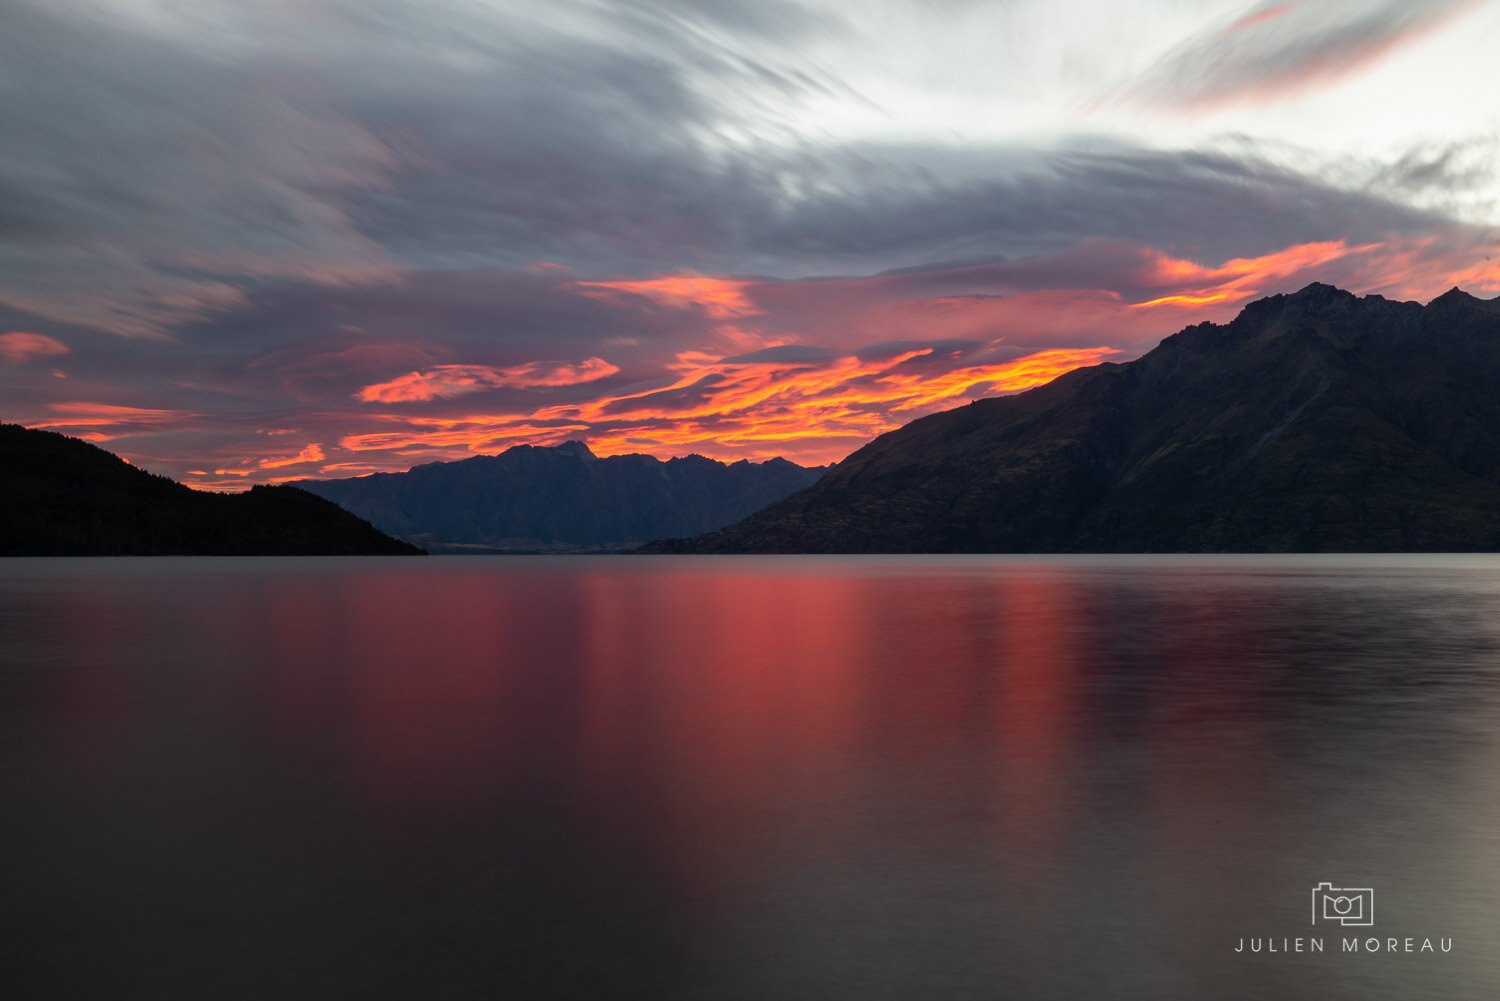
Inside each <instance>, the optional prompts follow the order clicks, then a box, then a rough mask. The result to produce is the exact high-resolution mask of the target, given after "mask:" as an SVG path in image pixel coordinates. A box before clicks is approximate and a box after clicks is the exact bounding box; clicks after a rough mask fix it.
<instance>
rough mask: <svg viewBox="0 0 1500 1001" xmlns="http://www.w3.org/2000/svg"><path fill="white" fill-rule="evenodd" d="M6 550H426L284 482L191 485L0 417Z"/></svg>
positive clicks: (0, 542)
mask: <svg viewBox="0 0 1500 1001" xmlns="http://www.w3.org/2000/svg"><path fill="white" fill-rule="evenodd" d="M0 510H3V511H4V512H5V517H4V518H3V519H0V556H169V555H181V556H294V555H307V556H344V555H420V553H421V550H419V549H417V548H415V547H413V546H409V545H407V544H406V543H403V542H399V541H397V540H395V539H392V538H390V537H388V536H386V535H383V534H381V533H380V532H378V531H376V530H375V529H374V528H373V527H372V526H371V525H370V524H369V523H368V522H365V521H361V520H360V519H359V518H356V517H355V516H354V515H352V514H349V513H348V512H347V511H344V510H342V509H340V508H339V507H338V506H337V505H335V504H332V503H329V502H328V501H326V500H323V499H322V498H320V497H315V496H313V495H312V494H310V493H307V492H306V491H303V490H297V489H295V488H292V487H286V486H256V487H252V488H251V489H250V490H248V491H246V492H245V493H242V494H220V493H211V492H206V491H199V490H194V489H192V488H191V487H188V486H186V485H184V484H182V483H178V482H177V481H176V480H172V479H168V478H167V477H165V476H158V475H156V474H154V473H149V472H146V471H145V470H143V469H139V468H137V467H135V466H133V465H131V464H130V463H128V462H126V461H125V460H124V459H122V458H120V457H119V456H117V455H115V454H114V453H112V452H109V451H106V450H105V449H102V448H99V447H98V446H96V445H93V444H90V443H89V442H86V441H83V440H81V439H79V438H73V437H69V436H68V435H63V434H58V433H56V432H54V431H46V430H43V429H39V428H26V427H22V426H21V425H18V424H0Z"/></svg>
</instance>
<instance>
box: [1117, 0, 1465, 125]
mask: <svg viewBox="0 0 1500 1001" xmlns="http://www.w3.org/2000/svg"><path fill="white" fill-rule="evenodd" d="M1481 2H1482V0H1316V2H1314V0H1286V2H1281V0H1267V2H1263V3H1260V4H1258V5H1256V6H1255V7H1253V8H1251V9H1250V10H1249V11H1248V12H1247V13H1245V14H1243V15H1241V16H1239V17H1238V18H1237V19H1235V20H1234V21H1233V22H1231V23H1229V24H1227V25H1220V26H1217V27H1215V28H1213V29H1212V30H1209V31H1206V32H1203V33H1201V34H1198V35H1196V36H1194V37H1192V38H1190V39H1188V40H1187V41H1185V42H1183V43H1182V44H1180V45H1178V46H1177V47H1175V48H1174V49H1172V50H1171V51H1169V52H1168V53H1167V54H1165V55H1164V56H1162V57H1161V59H1159V60H1158V61H1157V62H1156V63H1155V64H1154V65H1153V66H1151V67H1150V68H1149V69H1148V70H1146V72H1145V73H1144V74H1143V75H1142V76H1141V77H1140V78H1139V79H1138V80H1137V81H1136V83H1135V84H1134V85H1133V86H1131V87H1129V88H1127V89H1128V91H1129V93H1130V95H1131V97H1132V98H1134V99H1135V100H1139V101H1144V102H1147V103H1152V104H1161V105H1169V106H1175V107H1184V108H1195V107H1196V108H1201V107H1215V106H1223V105H1226V104H1231V103H1235V102H1250V101H1271V100H1276V99H1278V98H1281V97H1285V96H1287V95H1288V94H1292V93H1296V92H1298V91H1302V90H1305V89H1307V88H1309V87H1312V86H1314V85H1317V84H1323V83H1327V82H1329V81H1331V80H1337V79H1339V78H1341V77H1345V76H1348V75H1350V74H1353V73H1356V72H1358V71H1360V70H1362V69H1364V68H1365V67H1367V66H1369V65H1371V64H1373V63H1375V62H1376V61H1378V60H1380V59H1382V58H1384V57H1385V56H1386V55H1388V54H1389V53H1391V52H1392V51H1394V50H1395V49H1397V48H1399V47H1401V46H1403V45H1408V44H1410V43H1412V42H1413V41H1415V40H1416V39H1418V38H1420V37H1422V36H1423V35H1425V34H1426V33H1428V32H1430V31H1432V30H1433V29H1435V28H1437V27H1439V26H1441V25H1443V24H1445V23H1446V22H1448V21H1449V20H1451V19H1453V18H1455V17H1458V16H1460V15H1463V14H1465V13H1468V12H1469V11H1471V10H1473V9H1474V8H1476V7H1478V6H1479V5H1480V3H1481Z"/></svg>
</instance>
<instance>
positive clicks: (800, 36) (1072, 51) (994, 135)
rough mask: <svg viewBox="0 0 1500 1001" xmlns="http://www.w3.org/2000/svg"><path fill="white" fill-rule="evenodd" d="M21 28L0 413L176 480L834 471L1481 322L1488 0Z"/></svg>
mask: <svg viewBox="0 0 1500 1001" xmlns="http://www.w3.org/2000/svg"><path fill="white" fill-rule="evenodd" d="M372 4H373V6H371V5H372ZM1059 4H1060V5H1061V6H1059ZM20 5H21V6H20V8H18V10H19V11H21V12H22V13H21V14H18V16H17V17H16V18H15V19H14V21H13V31H11V32H10V33H8V34H7V35H6V38H7V39H8V40H9V41H10V42H11V43H12V48H11V49H9V50H7V52H8V58H10V60H11V61H12V62H13V63H15V65H14V67H13V71H14V73H13V75H14V76H15V79H16V80H17V81H25V82H26V85H25V86H20V84H19V83H18V85H17V87H16V88H14V93H13V94H12V95H10V100H11V102H12V110H13V112H14V113H13V114H11V115H9V116H7V118H6V121H7V122H9V123H11V124H10V125H8V126H0V131H6V139H7V143H6V149H7V156H6V158H4V160H3V162H0V188H3V189H4V190H6V191H7V192H10V193H12V197H11V203H12V204H14V205H17V206H24V209H18V210H17V211H19V212H21V215H19V216H17V223H16V225H14V226H10V227H0V254H3V255H4V257H5V260H6V261H7V267H6V268H5V269H4V270H5V273H4V275H3V276H0V400H4V407H3V413H0V419H3V420H7V421H13V422H17V423H21V424H25V425H27V426H31V427H42V428H51V429H55V430H58V431H62V432H65V433H68V434H74V435H78V436H80V437H84V438H86V439H87V440H90V441H94V442H98V443H100V444H102V445H105V446H107V447H108V448H110V449H112V450H115V451H117V452H118V453H119V454H120V455H122V456H124V457H126V458H127V459H128V460H129V461H131V462H133V463H135V464H137V465H139V466H141V467H142V468H147V469H150V470H152V471H154V472H160V473H163V474H166V475H169V476H173V477H176V478H180V479H183V480H184V481H186V482H189V483H191V484H193V485H195V486H200V487H211V488H215V489H231V490H242V489H245V488H247V487H248V486H251V485H253V484H256V483H263V482H277V481H282V480H290V479H297V478H302V477H344V476H356V475H363V474H366V473H371V472H380V471H399V470H404V469H409V468H410V467H412V466H413V465H416V464H419V463H424V462H432V461H442V460H450V459H462V458H466V457H469V456H473V455H479V454H488V453H493V452H498V451H501V450H503V449H505V448H509V447H511V446H513V445H522V444H531V445H551V444H558V443H560V442H563V441H566V440H569V439H579V440H582V441H585V442H586V443H587V444H588V445H589V447H590V448H591V449H593V450H594V452H595V453H596V454H601V455H610V454H617V453H623V452H645V453H649V454H652V455H655V456H658V457H660V458H669V457H671V456H674V455H683V454H686V453H689V452H697V453H700V454H704V455H708V456H712V457H714V458H718V459H725V460H734V459H741V458H746V459H756V460H759V459H765V458H769V457H772V456H778V455H779V456H784V457H786V458H788V459H791V460H793V461H797V462H803V463H818V464H821V463H828V462H835V461H838V460H841V459H842V458H844V457H845V456H847V455H849V454H850V453H851V452H853V451H854V450H856V449H858V448H859V447H861V446H862V445H864V444H865V443H867V442H868V441H870V440H871V439H872V438H874V437H875V436H877V435H880V434H882V433H884V432H887V431H890V430H893V429H895V428H898V427H900V426H902V425H903V424H905V423H907V422H909V421H910V420H912V419H914V418H917V417H920V416H922V415H924V414H929V413H933V412H935V411H938V410H942V409H945V408H950V407H955V406H959V405H962V404H964V403H966V402H967V401H969V400H972V399H976V398H982V397H989V396H997V395H1003V394H1007V393H1015V392H1022V391H1025V390H1026V389H1028V388H1030V387H1032V386H1036V385H1038V384H1040V383H1043V382H1046V381H1048V380H1049V379H1051V378H1054V377H1056V376H1057V375H1059V374H1062V373H1064V372H1067V371H1069V370H1071V369H1074V368H1077V367H1079V366H1088V365H1095V364H1099V363H1101V362H1117V363H1118V362H1126V361H1129V360H1131V359H1133V358H1135V357H1138V356H1139V355H1141V354H1143V353H1144V352H1146V351H1148V350H1150V349H1151V348H1152V347H1153V346H1154V345H1155V344H1156V343H1157V342H1159V341H1160V340H1161V339H1162V338H1164V337H1167V336H1170V335H1171V334H1173V333H1175V332H1177V331H1178V330H1180V329H1182V328H1183V327H1185V326H1187V325H1189V324H1195V323H1199V322H1203V321H1212V322H1219V323H1222V322H1227V321H1228V320H1230V319H1232V318H1233V317H1234V316H1235V315H1236V313H1237V312H1238V311H1239V310H1240V309H1242V308H1243V307H1244V306H1245V305H1247V304H1248V303H1250V302H1252V301H1254V300H1255V299H1258V298H1261V297H1264V296H1270V295H1276V294H1278V293H1285V292H1291V291H1295V290H1296V289H1298V288H1301V287H1303V286H1305V285H1307V284H1308V283H1310V282H1314V281H1317V282H1326V283H1328V284H1332V285H1337V286H1339V287H1342V288H1346V289H1349V290H1350V291H1352V292H1355V293H1357V294H1361V295H1366V294H1378V295H1383V296H1386V297H1388V298H1393V299H1401V300H1407V299H1414V300H1419V301H1426V300H1428V299H1431V298H1433V297H1435V296H1437V295H1440V294H1442V293H1443V292H1445V291H1447V290H1448V289H1449V288H1451V287H1453V286H1458V287H1461V288H1463V289H1464V290H1466V291H1468V292H1470V293H1472V294H1474V295H1478V296H1485V297H1488V296H1493V295H1496V294H1497V293H1500V215H1497V212H1500V173H1497V171H1496V170H1495V163H1496V152H1497V146H1496V143H1497V140H1496V138H1495V137H1496V136H1500V96H1497V92H1496V91H1495V88H1494V87H1493V86H1492V84H1493V80H1492V79H1491V77H1492V76H1493V71H1492V68H1491V67H1492V63H1493V55H1492V53H1493V50H1494V47H1495V46H1496V45H1497V44H1500V4H1497V3H1493V2H1491V3H1481V2H1472V0H1435V2H1433V3H1430V4H1422V5H1401V4H1394V3H1380V4H1365V5H1361V4H1345V3H1336V4H1307V3H1285V2H1273V0H1267V2H1264V3H1253V4H1247V3H1229V2H1222V3H1221V2H1218V0H1212V2H1208V3H1205V4H1200V5H1197V6H1193V7H1192V8H1191V10H1190V9H1189V8H1185V7H1183V6H1182V5H1180V4H1174V3H1167V2H1165V0H1161V2H1149V3H1146V4H1144V5H1132V6H1131V7H1129V8H1124V7H1118V8H1117V7H1105V8H1100V7H1099V6H1098V5H1092V4H1084V3H1083V2H1082V0H1048V2H1047V3H1045V4H1044V3H1041V0H1023V2H1020V3H1007V4H990V5H967V6H964V7H963V9H962V10H960V9H959V8H958V7H953V6H951V5H938V6H937V7H934V6H932V5H929V4H918V3H916V2H915V0H882V3H880V4H878V5H877V6H876V8H874V9H872V10H871V11H870V12H869V17H864V18H851V17H850V16H849V13H848V11H847V10H846V9H845V8H841V7H839V6H838V5H835V4H832V3H825V2H821V0H789V2H788V3H787V4H785V5H780V4H778V5H774V12H773V13H768V10H770V8H766V7H765V6H764V5H763V4H750V3H748V2H741V0H725V2H723V3H714V4H690V5H663V4H659V3H657V2H656V0H645V2H644V3H643V4H642V5H626V7H625V8H620V7H617V6H612V5H608V4H604V5H599V4H584V5H577V4H563V5H550V6H548V5H544V7H537V6H535V5H522V4H517V3H511V2H509V0H499V2H494V3H490V2H486V3H477V2H474V0H455V2H454V3H452V4H448V5H444V7H443V9H442V11H441V12H439V13H435V14H433V15H432V16H431V17H426V18H420V19H411V18H408V17H407V16H406V15H405V14H401V13H399V9H398V8H394V7H393V8H389V9H388V6H387V5H386V4H385V3H384V0H369V2H361V3H353V2H352V0H327V2H323V3H319V4H317V5H315V8H314V7H307V6H305V5H303V6H298V5H293V6H292V7H287V8H286V9H284V10H283V9H281V8H278V14H277V17H276V18H259V17H254V16H249V15H245V16H241V15H240V14H236V13H235V11H234V10H233V9H232V8H231V7H226V6H223V5H209V6H208V7H205V8H204V9H203V10H202V11H201V12H200V13H198V14H195V15H194V17H193V18H187V17H177V16H175V15H170V14H168V13H164V12H163V11H159V10H157V6H159V5H155V6H153V5H144V6H143V5H139V4H118V3H109V2H105V0H66V2H63V3H43V2H41V0H20ZM637 7H639V9H637ZM148 8H149V9H148ZM627 8H628V9H627ZM163 10H164V9H163ZM866 22H869V23H866ZM1062 24H1067V25H1068V26H1069V29H1068V30H1067V31H1059V30H1057V26H1058V25H1062ZM646 26H649V30H643V29H645V28H646ZM331 37H338V38H339V39H341V41H340V44H339V45H336V46H330V45H328V44H327V39H329V38H331ZM1017 39H1025V40H1026V41H1025V44H1024V45H1022V44H1020V43H1018V42H1017V41H1016V40H1017ZM207 52H211V53H213V56H212V58H205V56H204V53H207ZM165 81H176V82H174V83H172V84H171V85H170V86H169V85H168V84H167V83H165ZM1413 81H1420V85H1418V84H1414V82H1413ZM36 123H50V124H48V125H47V126H46V127H45V128H43V127H41V126H40V125H36ZM34 125H35V127H33V126H34ZM7 130H8V131H7Z"/></svg>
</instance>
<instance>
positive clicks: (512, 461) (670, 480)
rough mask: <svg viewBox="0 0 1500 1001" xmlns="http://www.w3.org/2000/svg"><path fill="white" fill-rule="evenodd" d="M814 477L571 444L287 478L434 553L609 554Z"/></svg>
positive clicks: (756, 504)
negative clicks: (394, 469) (389, 469)
mask: <svg viewBox="0 0 1500 1001" xmlns="http://www.w3.org/2000/svg"><path fill="white" fill-rule="evenodd" d="M822 474H823V468H822V467H803V466H799V465H797V464H796V463H793V462H790V461H789V460H787V459H783V458H780V457H777V458H772V459H767V460H765V461H763V462H751V461H749V460H747V459H740V460H738V461H736V462H733V463H724V462H719V461H718V460H715V459H709V458H707V457H705V456H702V455H696V454H694V455H687V456H679V457H675V458H671V459H666V460H662V459H657V458H656V457H654V456H650V455H643V454H640V453H631V454H627V455H612V456H606V457H603V458H601V457H599V456H596V455H595V454H594V453H593V451H592V450H590V449H589V447H588V445H587V444H586V443H585V442H582V441H576V440H570V441H565V442H563V443H561V444H559V445H553V446H541V445H514V446H512V447H510V448H508V449H506V450H505V451H504V452H501V453H499V454H498V455H479V456H473V457H472V458H468V459H459V460H456V461H452V462H429V463H423V464H421V465H418V466H413V467H412V468H411V469H409V470H407V471H406V472H403V473H371V474H369V475H366V476H359V477H350V478H346V479H338V480H298V481H294V482H295V485H296V486H298V487H300V488H302V489H304V490H307V491H309V492H310V493H314V494H317V495H318V496H320V497H324V498H326V499H328V500H331V501H333V502H334V503H337V504H340V505H342V506H344V507H345V508H346V509H348V510H350V511H353V512H354V513H355V514H358V515H359V516H361V517H363V518H366V519H368V520H369V521H370V522H371V523H372V524H374V525H376V526H377V527H379V528H380V529H382V530H383V531H386V532H389V533H390V534H392V535H396V536H399V537H402V538H405V539H407V540H408V541H412V542H415V543H416V544H418V545H421V546H422V547H423V548H425V549H428V550H429V551H433V552H455V553H456V552H610V551H625V550H628V549H630V548H632V547H634V546H637V545H640V544H641V543H642V542H646V541H648V540H650V539H653V538H657V537H659V536H661V535H663V534H672V533H674V532H678V533H681V534H689V533H692V532H698V531H705V530H708V529H710V528H715V527H719V526H722V525H727V524H729V523H730V522H733V521H735V520H737V519H739V518H742V517H744V516H745V515H747V514H749V513H750V512H752V511H754V510H756V509H758V508H760V507H763V506H764V505H766V504H768V503H770V502H771V501H774V500H776V499H777V498H779V497H782V496H785V495H786V494H788V493H791V492H792V491H794V490H797V489H800V488H802V487H805V486H807V485H809V484H810V483H812V482H813V481H815V480H816V479H817V478H818V477H819V476H821V475H822Z"/></svg>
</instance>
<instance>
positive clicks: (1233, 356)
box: [643, 283, 1500, 552]
mask: <svg viewBox="0 0 1500 1001" xmlns="http://www.w3.org/2000/svg"><path fill="white" fill-rule="evenodd" d="M1497 512H1500V299H1495V300H1482V299H1477V298H1475V297H1473V296H1471V295H1469V294H1468V293H1465V292H1462V291H1461V290H1458V289H1453V290H1451V291H1449V292H1447V293H1444V294H1443V295H1441V296H1439V297H1437V298H1436V299H1434V300H1432V301H1431V302H1430V303H1429V304H1428V305H1426V306H1422V305H1420V304H1418V303H1414V302H1399V301H1395V300H1388V299H1385V298H1383V297H1380V296H1366V297H1364V298H1360V297H1357V296H1355V295H1353V294H1352V293H1349V292H1346V291H1343V290H1341V289H1337V288H1335V287H1333V286H1330V285H1325V284H1322V283H1313V284H1311V285H1309V286H1307V287H1305V288H1303V289H1301V290H1300V291H1298V292H1295V293H1290V294H1283V295H1276V296H1269V297H1266V298H1263V299H1260V300H1256V301H1255V302H1252V303H1249V304H1247V305H1246V306H1245V307H1244V309H1243V310H1241V312H1240V314H1239V315H1238V316H1236V317H1235V318H1234V319H1233V320H1231V321H1229V322H1228V323H1226V324H1214V323H1199V324H1194V325H1192V326H1189V327H1187V328H1185V329H1183V330H1182V331H1180V332H1178V333H1176V334H1173V335H1172V336H1170V337H1167V338H1165V339H1164V340H1163V341H1162V342H1161V343H1160V344H1158V345H1157V347H1156V348H1154V349H1152V350H1151V351H1149V352H1147V353H1146V354H1145V355H1143V356H1142V357H1140V358H1138V359H1136V360H1134V361H1130V362H1123V363H1105V364H1102V365H1097V366H1092V367H1090V368H1084V369H1076V370H1074V371H1073V372H1069V373H1067V374H1066V375H1063V376H1061V377H1060V378H1058V379H1056V380H1054V381H1053V382H1051V383H1048V384H1046V385H1044V386H1040V387H1037V388H1035V389H1031V390H1028V391H1026V392H1024V393H1019V394H1016V395H1014V396H1007V397H999V398H992V399H985V400H978V401H974V402H973V403H971V404H969V405H968V406H965V407H960V408H958V409H956V410H950V411H946V412H944V413H940V414H933V415H930V416H928V417H924V418H921V419H919V420H916V421H913V422H912V423H910V424H908V425H906V426H905V427H903V428H900V429H898V430H896V431H893V432H890V433H888V434H886V435H882V436H881V437H880V438H877V439H875V440H874V441H873V442H871V443H869V444H868V445H866V446H865V447H864V448H861V449H860V450H858V451H856V452H855V453H854V454H853V455H851V456H850V457H849V458H847V459H845V460H844V461H843V462H841V463H839V464H838V465H837V466H836V467H835V468H834V469H833V470H832V471H831V472H830V473H829V474H828V475H827V476H825V477H824V478H823V479H822V480H821V481H820V482H819V483H818V484H816V485H815V486H813V487H811V488H809V489H807V490H803V491H800V492H798V493H796V494H793V495H791V496H789V497H787V498H784V499H782V500H781V501H778V502H776V503H775V504H772V505H770V506H769V507H767V508H766V509H763V510H762V511H759V512H756V513H755V514H753V515H751V516H750V517H749V518H747V519H745V520H744V521H742V522H739V523H737V524H735V525H732V526H728V527H727V528H725V529H721V530H718V531H715V532H710V533H706V534H703V535H700V536H696V537H693V538H691V539H674V540H659V541H657V542H655V543H652V544H650V545H649V546H647V547H644V548H643V551H648V552H1196V551H1202V552H1233V551H1246V552H1268V551H1269V552H1285V551H1364V550H1369V551H1400V550H1412V551H1420V550H1448V549H1459V550H1494V549H1497V548H1500V514H1497Z"/></svg>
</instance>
